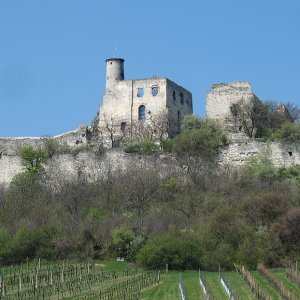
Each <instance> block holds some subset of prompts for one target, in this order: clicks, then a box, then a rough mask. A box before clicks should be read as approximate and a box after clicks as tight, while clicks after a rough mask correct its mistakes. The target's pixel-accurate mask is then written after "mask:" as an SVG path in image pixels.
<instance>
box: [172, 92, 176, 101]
mask: <svg viewBox="0 0 300 300" xmlns="http://www.w3.org/2000/svg"><path fill="white" fill-rule="evenodd" d="M173 101H176V92H175V91H173Z"/></svg>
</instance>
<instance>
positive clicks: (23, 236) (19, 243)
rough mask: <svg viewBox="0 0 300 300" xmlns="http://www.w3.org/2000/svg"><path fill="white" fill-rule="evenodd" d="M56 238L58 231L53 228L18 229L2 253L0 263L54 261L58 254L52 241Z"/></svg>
mask: <svg viewBox="0 0 300 300" xmlns="http://www.w3.org/2000/svg"><path fill="white" fill-rule="evenodd" d="M57 236H58V230H57V229H56V228H54V227H47V226H44V227H41V228H38V229H31V230H29V229H27V228H20V229H18V230H17V232H16V233H15V235H14V236H13V237H12V239H11V240H10V241H9V242H8V244H7V247H6V248H5V249H4V251H2V253H1V257H0V261H1V262H2V263H3V264H11V263H21V262H23V261H24V260H26V259H33V258H37V257H40V258H46V259H55V258H56V256H57V255H58V253H57V252H56V249H55V245H54V239H55V238H56V237H57Z"/></svg>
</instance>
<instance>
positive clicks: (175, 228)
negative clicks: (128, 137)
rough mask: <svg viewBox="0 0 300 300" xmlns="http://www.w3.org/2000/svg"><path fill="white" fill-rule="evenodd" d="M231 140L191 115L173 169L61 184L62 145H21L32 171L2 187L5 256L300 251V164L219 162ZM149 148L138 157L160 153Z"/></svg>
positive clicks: (151, 263)
mask: <svg viewBox="0 0 300 300" xmlns="http://www.w3.org/2000/svg"><path fill="white" fill-rule="evenodd" d="M226 143H227V139H226V136H225V135H224V133H223V132H222V130H221V129H220V128H219V127H218V125H217V124H216V123H214V122H212V121H203V120H201V119H199V118H197V117H188V118H186V120H185V123H184V129H183V130H182V133H181V134H180V135H178V136H177V137H176V138H175V139H174V140H173V141H171V142H170V141H166V142H165V143H164V144H163V146H164V149H165V151H171V152H172V153H173V154H172V155H174V156H175V157H176V160H177V163H178V166H179V168H172V167H170V170H169V171H168V173H167V175H164V176H162V175H161V174H159V173H158V172H157V170H155V169H154V168H145V166H144V165H143V163H142V162H141V163H140V164H139V165H138V166H133V167H132V168H130V169H128V170H127V171H125V172H124V171H123V172H121V171H120V172H111V170H109V169H108V170H107V172H106V174H104V175H103V176H99V178H98V180H96V181H94V182H90V181H88V180H87V179H85V178H82V177H81V176H80V174H78V178H76V179H72V180H70V179H68V178H63V177H61V178H60V177H58V178H57V182H58V183H59V186H55V188H54V186H52V185H51V184H50V183H49V182H48V181H47V176H46V175H45V172H44V171H43V163H44V161H45V160H46V159H51V158H49V156H52V155H56V154H55V151H52V152H51V155H49V154H48V156H47V153H46V154H45V153H43V152H42V151H41V150H34V149H32V148H31V149H30V148H26V149H23V150H22V149H21V157H22V160H23V163H24V166H25V167H26V170H25V171H24V172H23V173H21V174H18V175H17V176H16V177H15V178H14V180H13V181H12V183H11V185H10V186H9V187H8V188H4V187H0V207H1V210H0V263H1V264H12V263H19V262H23V261H24V260H26V259H33V258H38V257H40V258H47V259H51V260H53V259H64V258H89V259H95V258H97V259H99V258H100V259H103V258H109V257H125V259H126V260H129V261H137V262H138V263H140V264H141V265H143V266H146V267H148V268H162V267H165V265H166V263H168V264H169V268H170V269H198V268H199V267H200V268H201V269H206V270H210V269H215V268H217V267H218V266H219V265H221V266H222V267H223V268H225V269H228V270H229V269H232V268H233V263H238V264H240V265H245V266H247V267H248V268H250V269H251V268H255V267H256V266H257V264H258V263H259V262H263V263H264V264H265V265H267V266H277V265H280V264H281V263H284V262H286V261H287V260H290V259H291V260H297V259H299V258H300V253H299V252H300V236H299V232H300V207H299V204H300V185H299V178H300V177H299V175H300V166H292V167H289V168H280V169H278V168H275V167H274V166H272V164H271V163H270V162H269V160H268V159H267V158H266V157H263V156H261V157H256V158H254V159H252V160H251V161H249V163H248V164H247V165H246V166H245V167H244V168H243V169H241V170H239V172H237V171H236V170H230V169H229V170H220V169H218V168H217V163H216V162H215V161H214V159H215V157H216V156H215V154H216V153H217V151H218V149H219V147H222V146H223V145H225V144H226ZM150 146H151V145H150ZM150 146H149V143H144V146H143V147H144V148H142V149H148V150H149V149H150V150H151V151H148V150H147V151H144V152H143V151H142V150H139V154H138V155H137V158H138V157H140V156H141V155H151V153H153V151H157V150H155V149H154V148H151V147H152V146H151V147H150ZM139 149H141V148H139ZM48 150H49V149H48ZM35 151H36V152H35ZM160 151H162V150H160ZM130 155H134V154H130Z"/></svg>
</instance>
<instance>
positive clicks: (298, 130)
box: [272, 123, 300, 143]
mask: <svg viewBox="0 0 300 300" xmlns="http://www.w3.org/2000/svg"><path fill="white" fill-rule="evenodd" d="M272 139H273V140H281V141H285V142H291V143H293V142H298V141H300V124H292V123H285V124H283V125H282V126H281V127H280V128H279V129H278V130H277V131H276V132H275V133H274V135H273V136H272Z"/></svg>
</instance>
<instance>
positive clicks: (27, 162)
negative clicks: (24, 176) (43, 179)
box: [19, 146, 46, 174]
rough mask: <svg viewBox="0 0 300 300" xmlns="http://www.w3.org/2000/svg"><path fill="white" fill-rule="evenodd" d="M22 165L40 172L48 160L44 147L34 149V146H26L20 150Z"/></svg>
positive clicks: (32, 170) (29, 170)
mask: <svg viewBox="0 0 300 300" xmlns="http://www.w3.org/2000/svg"><path fill="white" fill-rule="evenodd" d="M19 153H20V156H21V161H22V165H23V166H24V167H25V168H26V170H27V171H28V172H30V173H35V174H36V173H39V172H40V171H42V170H43V166H42V164H43V163H44V162H45V160H46V153H45V151H44V150H42V149H34V148H33V147H32V146H25V147H22V148H20V150H19Z"/></svg>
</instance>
